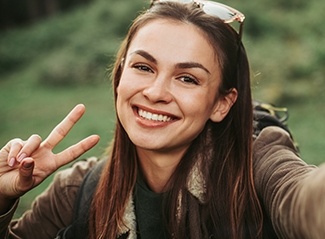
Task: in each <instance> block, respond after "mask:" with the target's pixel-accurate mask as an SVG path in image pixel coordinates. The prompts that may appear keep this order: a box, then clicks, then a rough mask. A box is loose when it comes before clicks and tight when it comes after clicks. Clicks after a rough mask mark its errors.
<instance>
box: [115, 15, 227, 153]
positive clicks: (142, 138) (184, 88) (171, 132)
mask: <svg viewBox="0 0 325 239" xmlns="http://www.w3.org/2000/svg"><path fill="white" fill-rule="evenodd" d="M216 57H217V56H216V53H215V52H214V50H213V48H212V46H211V45H210V43H209V41H208V40H207V38H206V37H205V35H204V34H203V32H201V31H200V30H199V29H198V28H196V27H195V26H194V25H192V24H189V23H183V22H177V21H172V20H166V19H159V20H152V21H150V22H149V23H147V24H145V25H144V26H143V27H142V28H140V29H139V30H138V32H137V33H136V34H135V36H134V37H133V39H132V42H131V44H130V46H129V49H128V51H127V53H126V57H125V59H124V65H123V71H122V74H121V78H120V82H119V85H118V88H117V102H116V108H117V114H118V117H119V120H120V122H121V124H122V126H123V127H124V129H125V131H126V132H127V134H128V136H129V137H130V139H131V141H132V142H133V143H134V144H135V145H136V147H137V150H138V151H139V150H149V151H157V152H160V153H161V152H171V151H177V152H185V150H186V149H187V148H188V147H189V145H190V143H191V142H192V141H193V139H195V138H196V137H197V135H198V134H199V133H200V132H201V131H202V129H203V128H204V126H205V124H206V122H207V121H208V120H209V119H212V120H213V121H221V120H222V119H223V118H224V117H225V115H226V113H227V112H228V111H227V110H228V108H229V107H228V104H227V103H225V101H224V100H220V98H218V95H217V92H218V87H219V84H220V70H219V64H218V60H217V58H216ZM216 99H219V100H216Z"/></svg>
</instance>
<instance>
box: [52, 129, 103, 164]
mask: <svg viewBox="0 0 325 239" xmlns="http://www.w3.org/2000/svg"><path fill="white" fill-rule="evenodd" d="M99 139H100V138H99V136H98V135H92V136H89V137H87V138H85V139H83V140H81V141H80V142H79V143H76V144H74V145H72V146H70V147H69V148H67V149H65V150H63V151H62V152H60V153H58V154H57V156H58V158H57V163H58V166H59V167H61V166H63V165H65V164H67V163H69V162H71V161H73V160H75V159H77V158H78V157H79V156H81V155H82V154H84V153H85V152H87V151H88V150H90V149H91V148H93V147H94V146H95V145H96V144H97V143H98V142H99Z"/></svg>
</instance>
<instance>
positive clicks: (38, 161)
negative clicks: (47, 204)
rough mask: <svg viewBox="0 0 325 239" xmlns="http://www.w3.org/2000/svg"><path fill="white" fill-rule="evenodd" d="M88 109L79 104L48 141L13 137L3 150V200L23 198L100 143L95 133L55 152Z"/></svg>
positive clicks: (0, 174) (0, 178) (0, 157)
mask: <svg viewBox="0 0 325 239" xmlns="http://www.w3.org/2000/svg"><path fill="white" fill-rule="evenodd" d="M84 112H85V106H84V105H82V104H80V105H77V106H76V107H75V108H74V109H73V110H71V112H70V113H69V114H68V115H67V116H66V117H65V118H64V119H63V120H62V121H61V122H60V123H59V124H58V125H57V126H56V127H55V128H54V129H53V130H52V132H51V133H50V134H49V135H48V137H47V138H46V139H45V140H44V141H42V139H41V137H40V136H38V135H32V136H30V138H29V139H28V140H26V141H23V140H21V139H13V140H11V141H9V142H8V143H7V144H6V145H5V146H4V147H3V148H2V149H1V150H0V201H1V200H2V202H4V201H6V200H8V201H10V200H13V199H16V198H19V197H20V196H22V195H23V194H24V193H26V192H27V191H29V190H31V189H32V188H34V187H36V186H37V185H39V184H40V183H41V182H42V181H43V180H44V179H45V178H47V177H48V176H49V175H50V174H52V173H53V172H54V171H56V170H57V169H58V168H59V167H61V166H63V165H65V164H67V163H69V162H71V161H73V160H74V159H76V158H78V157H79V156H80V155H82V154H83V153H85V152H86V151H88V150H89V149H91V148H92V147H94V146H95V145H96V144H97V143H98V141H99V136H97V135H92V136H89V137H87V138H85V139H83V140H81V141H80V142H78V143H76V144H74V145H72V146H71V147H69V148H67V149H65V150H63V151H62V152H60V153H57V154H54V153H53V152H52V150H53V149H54V147H55V146H56V145H57V144H58V143H59V142H60V141H61V140H62V139H64V137H65V136H66V135H67V134H68V132H69V131H70V130H71V129H72V127H73V126H74V125H75V124H76V123H77V121H78V120H79V119H80V118H81V117H82V115H83V114H84ZM0 208H1V207H0Z"/></svg>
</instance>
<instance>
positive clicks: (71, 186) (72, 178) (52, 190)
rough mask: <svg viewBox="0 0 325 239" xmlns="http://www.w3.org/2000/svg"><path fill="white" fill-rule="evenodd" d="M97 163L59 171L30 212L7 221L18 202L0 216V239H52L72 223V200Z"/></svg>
mask: <svg viewBox="0 0 325 239" xmlns="http://www.w3.org/2000/svg"><path fill="white" fill-rule="evenodd" d="M96 162H97V159H95V158H90V159H89V160H87V161H79V162H77V163H75V164H74V165H73V167H71V168H68V169H64V170H61V171H59V172H58V173H57V174H56V175H55V177H54V179H53V182H52V183H51V185H50V186H49V188H48V189H47V190H46V191H45V192H43V193H42V194H41V195H39V196H38V197H37V198H36V199H35V201H34V202H33V204H32V208H31V209H30V210H28V211H26V212H25V213H24V215H23V216H22V217H21V218H19V219H16V220H11V219H12V217H13V214H14V211H15V209H16V207H17V204H18V202H16V203H15V205H14V206H13V208H12V209H11V210H10V211H9V212H7V213H6V214H5V215H0V233H1V234H0V238H23V239H35V238H42V239H47V238H49V239H50V238H52V239H53V238H55V236H56V234H57V232H58V231H59V230H60V229H61V228H64V227H66V226H67V225H69V224H70V223H71V221H72V216H73V207H74V202H75V198H76V195H77V192H78V189H79V186H80V184H81V182H82V179H83V177H84V175H85V174H86V173H87V172H88V170H89V169H90V168H91V167H92V166H94V165H95V164H96Z"/></svg>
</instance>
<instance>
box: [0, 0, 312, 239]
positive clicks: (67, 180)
mask: <svg viewBox="0 0 325 239" xmlns="http://www.w3.org/2000/svg"><path fill="white" fill-rule="evenodd" d="M220 11H221V13H224V12H226V13H229V14H235V17H233V18H232V17H228V16H227V17H226V19H224V17H223V15H220ZM243 19H244V17H243V15H241V14H240V13H239V12H237V11H236V10H234V9H231V8H228V7H226V6H223V5H219V4H215V3H212V2H203V1H202V4H199V3H188V4H185V3H178V1H166V2H165V1H154V2H153V4H152V6H151V8H150V9H149V10H148V11H146V12H144V13H143V14H141V15H140V16H139V17H138V18H137V19H136V20H135V21H134V23H133V24H132V26H131V28H130V30H129V32H128V35H127V36H126V38H125V40H124V42H123V43H122V45H121V48H120V51H119V53H118V55H117V59H116V62H115V65H114V69H113V74H112V78H113V86H114V89H115V90H114V95H115V105H116V112H117V123H116V130H115V136H114V140H113V142H112V146H111V147H110V149H109V150H108V152H109V153H108V154H107V156H106V158H107V162H105V166H104V168H103V169H102V170H103V171H102V174H101V177H100V179H99V182H98V186H97V189H96V192H95V194H94V196H93V201H92V204H91V209H90V211H89V223H88V225H85V226H86V227H88V228H89V235H88V236H86V237H85V238H119V237H120V238H136V237H138V238H140V237H141V238H142V239H143V238H236V239H237V238H274V237H276V234H275V232H276V233H277V235H278V236H279V237H288V238H290V237H291V236H293V235H297V234H296V233H304V232H305V231H307V232H308V231H309V230H305V231H303V232H300V231H299V230H300V229H299V228H298V226H297V225H298V223H301V221H299V220H298V219H299V218H300V217H299V218H298V217H297V220H293V222H291V221H290V220H288V219H291V217H290V216H287V214H286V209H285V210H284V209H283V210H282V209H281V210H278V208H279V207H278V206H279V205H282V203H285V202H287V201H288V198H289V199H292V198H293V199H295V197H294V196H292V193H287V194H286V193H285V192H288V191H284V190H282V188H283V185H284V183H283V180H282V179H284V178H286V175H288V173H287V171H290V172H292V173H291V174H290V177H288V178H287V179H286V185H285V186H284V188H286V189H290V190H291V189H294V190H293V191H294V193H296V192H298V193H299V192H300V191H302V189H304V187H303V186H300V181H302V180H303V179H304V180H305V178H308V177H307V175H309V174H312V173H313V172H314V171H315V169H314V168H313V167H309V166H307V165H306V164H304V163H303V162H302V161H301V160H299V158H298V157H297V156H296V155H295V153H294V150H295V149H294V146H293V145H292V142H291V141H290V138H289V136H288V135H287V134H286V133H284V132H282V131H281V130H279V129H274V128H273V129H272V128H269V129H267V130H264V132H262V133H261V134H260V135H259V137H258V138H257V139H256V141H255V145H256V147H255V148H254V150H255V151H254V152H255V153H254V155H255V156H256V157H255V159H254V162H253V156H252V154H253V153H252V132H253V130H252V105H251V102H252V99H251V92H250V80H249V67H248V61H247V57H246V53H245V50H244V47H243V45H242V43H241V28H242V21H243ZM234 20H238V21H239V22H240V23H241V24H240V31H239V33H237V32H236V31H235V30H234V29H233V28H232V27H231V26H230V25H229V24H228V23H227V22H228V21H230V22H231V21H234ZM83 112H84V106H82V105H79V106H77V107H76V108H75V109H74V110H73V111H72V112H71V113H70V114H69V115H68V116H67V118H66V119H64V120H63V121H62V122H61V123H60V124H59V125H58V126H57V127H56V128H55V130H54V131H52V133H51V134H50V135H49V137H48V138H47V139H45V140H44V141H42V140H41V139H40V138H39V136H37V135H33V136H31V138H30V139H28V140H27V141H22V140H19V139H15V140H12V141H10V142H9V143H8V144H7V145H6V146H5V147H4V148H3V149H2V150H1V151H0V160H1V167H0V170H1V174H0V185H1V189H0V199H1V202H0V213H1V215H2V216H1V217H0V225H1V233H2V234H0V235H5V233H7V236H9V237H10V238H53V237H54V236H55V235H56V233H57V231H58V230H59V229H61V228H64V227H67V226H68V225H69V224H71V221H72V213H73V205H74V201H75V200H76V194H77V190H78V188H79V187H80V184H81V181H82V179H83V177H84V175H85V174H86V172H88V171H89V169H90V168H91V167H93V166H94V165H95V164H97V160H96V159H89V160H88V161H87V162H79V163H77V164H76V166H74V167H73V168H72V169H68V170H64V171H62V172H59V173H58V175H57V176H56V179H55V180H54V183H53V185H52V186H51V187H50V188H49V190H48V191H47V192H45V193H44V194H43V195H42V196H40V198H39V199H37V200H36V203H35V204H34V206H33V209H32V210H31V211H30V212H28V213H27V214H26V215H25V216H23V217H22V218H21V219H20V220H18V221H13V222H11V223H10V225H9V227H8V224H9V222H10V220H11V217H12V214H13V212H14V210H15V207H16V205H17V198H19V197H20V196H21V195H22V194H24V193H25V192H27V191H28V190H30V189H31V188H33V187H35V186H36V185H38V184H39V183H40V182H41V181H42V180H44V179H45V178H46V177H47V176H48V175H49V174H51V173H52V172H54V171H55V170H56V169H57V168H58V167H60V166H62V165H64V164H66V163H68V162H70V161H72V160H73V159H75V158H77V157H78V156H79V155H81V154H82V153H83V152H85V151H87V150H88V149H90V148H91V147H93V146H94V145H95V144H96V143H97V142H98V137H97V136H91V137H89V138H86V139H85V140H83V141H81V142H80V143H78V144H76V145H74V146H72V148H69V149H67V150H65V151H63V152H61V153H59V154H53V153H52V151H51V150H52V149H53V148H54V147H55V145H57V144H58V142H59V141H60V140H62V139H63V138H64V137H65V135H66V134H67V133H68V131H69V130H70V129H71V128H72V126H73V125H74V124H75V123H76V122H77V120H78V119H79V118H80V117H81V116H82V114H83ZM278 152H281V155H279V154H278ZM281 160H284V164H279V163H278V162H282V161H281ZM253 163H254V166H253ZM274 165H277V166H274ZM282 165H285V166H286V167H283V168H282ZM293 167H294V168H293ZM270 168H272V169H273V170H272V171H271V172H270V171H269V169H270ZM278 168H281V171H280V173H278V171H277V170H278ZM292 169H297V170H298V169H299V174H296V173H295V172H294V171H293V170H292ZM253 170H255V175H254V174H253ZM266 176H267V177H266ZM254 180H255V181H254ZM270 180H271V181H270ZM2 185H6V187H3V186H2ZM266 185H267V187H268V188H267V190H266V189H265V186H266ZM291 186H292V187H291ZM301 188H302V189H301ZM290 190H289V191H290ZM291 191H292V190H291ZM301 201H302V200H301ZM274 202H275V203H276V204H274ZM309 202H310V201H308V200H307V202H306V203H309ZM299 203H300V201H299V200H298V203H294V205H295V207H298V206H299V205H300V204H299ZM301 207H303V205H302V206H301ZM287 211H289V212H290V213H292V212H295V210H293V211H292V210H287ZM279 217H282V218H281V219H279ZM299 225H300V224H299ZM7 227H8V230H7ZM6 231H7V232H6ZM301 235H302V234H301ZM293 238H298V237H293Z"/></svg>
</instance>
